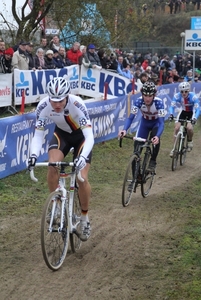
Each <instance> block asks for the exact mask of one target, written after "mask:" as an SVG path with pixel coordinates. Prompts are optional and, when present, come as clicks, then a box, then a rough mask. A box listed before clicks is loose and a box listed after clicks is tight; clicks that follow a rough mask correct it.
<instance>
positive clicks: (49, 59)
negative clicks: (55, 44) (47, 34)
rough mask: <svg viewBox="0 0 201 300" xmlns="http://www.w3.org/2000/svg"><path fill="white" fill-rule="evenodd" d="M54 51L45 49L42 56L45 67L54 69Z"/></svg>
mask: <svg viewBox="0 0 201 300" xmlns="http://www.w3.org/2000/svg"><path fill="white" fill-rule="evenodd" d="M53 55H54V52H53V50H47V51H46V53H45V56H44V59H45V69H56V65H55V62H54V60H53Z"/></svg>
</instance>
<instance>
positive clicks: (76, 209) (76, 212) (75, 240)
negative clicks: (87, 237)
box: [70, 188, 82, 253]
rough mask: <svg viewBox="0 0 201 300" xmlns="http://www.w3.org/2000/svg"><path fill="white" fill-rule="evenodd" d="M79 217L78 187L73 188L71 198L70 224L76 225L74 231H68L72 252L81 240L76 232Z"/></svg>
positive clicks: (76, 249)
mask: <svg viewBox="0 0 201 300" xmlns="http://www.w3.org/2000/svg"><path fill="white" fill-rule="evenodd" d="M80 217H81V206H80V199H79V195H78V189H77V188H75V190H74V199H73V216H72V225H73V226H76V228H75V230H76V231H75V232H73V233H70V244H71V250H72V252H73V253H74V252H76V251H78V250H79V249H80V247H81V244H82V241H81V239H80V238H79V236H78V235H77V234H76V233H77V228H78V227H79V224H80Z"/></svg>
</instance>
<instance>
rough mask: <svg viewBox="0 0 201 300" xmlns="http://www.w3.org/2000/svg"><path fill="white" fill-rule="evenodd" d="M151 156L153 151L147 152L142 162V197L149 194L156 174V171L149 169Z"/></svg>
mask: <svg viewBox="0 0 201 300" xmlns="http://www.w3.org/2000/svg"><path fill="white" fill-rule="evenodd" d="M150 156H151V153H148V152H145V155H144V160H143V163H142V179H141V194H142V197H144V198H146V197H147V196H148V194H149V192H150V190H151V187H152V184H153V180H154V176H155V171H154V172H150V171H147V168H148V165H149V160H150Z"/></svg>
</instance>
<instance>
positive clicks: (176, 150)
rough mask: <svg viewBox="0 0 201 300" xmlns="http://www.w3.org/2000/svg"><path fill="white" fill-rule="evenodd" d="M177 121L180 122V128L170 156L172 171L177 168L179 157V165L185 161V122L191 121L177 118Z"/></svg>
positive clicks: (186, 142) (186, 144) (186, 149)
mask: <svg viewBox="0 0 201 300" xmlns="http://www.w3.org/2000/svg"><path fill="white" fill-rule="evenodd" d="M178 122H180V123H181V126H180V129H179V131H178V133H177V135H176V138H175V142H174V147H173V156H172V171H175V170H176V168H177V163H178V159H179V158H180V165H181V166H183V165H184V163H185V161H186V154H187V151H188V141H187V123H191V121H190V120H184V119H179V120H178Z"/></svg>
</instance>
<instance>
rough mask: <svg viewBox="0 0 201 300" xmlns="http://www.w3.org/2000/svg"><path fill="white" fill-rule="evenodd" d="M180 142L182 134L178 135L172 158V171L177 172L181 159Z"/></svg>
mask: <svg viewBox="0 0 201 300" xmlns="http://www.w3.org/2000/svg"><path fill="white" fill-rule="evenodd" d="M180 142H181V134H177V136H176V140H175V143H174V151H173V156H172V171H175V170H176V168H177V162H178V159H179V154H180V152H179V149H180Z"/></svg>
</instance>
